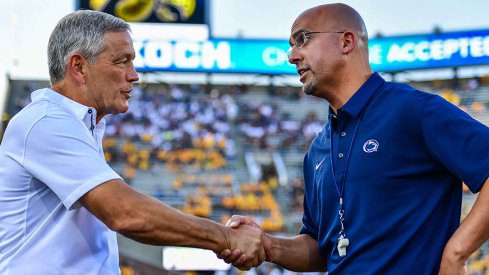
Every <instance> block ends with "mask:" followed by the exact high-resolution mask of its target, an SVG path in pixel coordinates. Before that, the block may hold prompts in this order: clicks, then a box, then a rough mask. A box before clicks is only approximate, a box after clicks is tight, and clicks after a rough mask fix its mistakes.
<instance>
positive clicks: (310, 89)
mask: <svg viewBox="0 0 489 275" xmlns="http://www.w3.org/2000/svg"><path fill="white" fill-rule="evenodd" d="M317 88H318V80H317V78H316V77H315V76H313V78H312V79H311V80H310V81H308V82H306V83H304V85H303V86H302V92H304V93H305V94H306V95H315V94H316V90H317Z"/></svg>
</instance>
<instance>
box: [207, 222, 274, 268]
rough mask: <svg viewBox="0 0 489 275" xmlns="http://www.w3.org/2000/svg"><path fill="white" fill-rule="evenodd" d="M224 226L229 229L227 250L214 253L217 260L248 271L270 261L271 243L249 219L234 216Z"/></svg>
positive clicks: (261, 230) (258, 226) (268, 237)
mask: <svg viewBox="0 0 489 275" xmlns="http://www.w3.org/2000/svg"><path fill="white" fill-rule="evenodd" d="M226 226H227V227H230V230H229V233H230V234H229V235H228V236H229V237H228V247H229V249H225V250H223V251H220V252H219V251H214V252H215V253H216V255H217V257H218V258H219V259H223V260H224V261H225V262H226V263H231V264H232V265H233V266H235V267H236V268H238V269H240V270H249V269H251V268H252V267H256V266H259V265H260V264H261V263H262V262H263V261H269V262H271V261H272V241H271V239H270V236H267V235H265V232H264V231H263V229H262V228H261V227H260V225H258V224H257V223H255V222H254V221H252V220H251V219H250V218H247V217H244V216H239V215H234V216H232V217H231V219H230V220H229V221H228V222H227V223H226Z"/></svg>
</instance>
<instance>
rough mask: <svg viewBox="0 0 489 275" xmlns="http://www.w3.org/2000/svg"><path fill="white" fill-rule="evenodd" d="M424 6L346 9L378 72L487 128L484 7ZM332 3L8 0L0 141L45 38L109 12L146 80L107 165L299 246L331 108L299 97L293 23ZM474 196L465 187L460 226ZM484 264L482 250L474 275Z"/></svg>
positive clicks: (149, 265) (170, 262)
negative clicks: (84, 13)
mask: <svg viewBox="0 0 489 275" xmlns="http://www.w3.org/2000/svg"><path fill="white" fill-rule="evenodd" d="M427 2H428V1H421V0H411V1H387V0H372V1H344V3H346V4H349V5H351V6H352V7H353V8H355V9H356V10H357V11H358V12H359V13H360V14H361V15H362V16H363V18H364V20H365V23H366V25H367V29H368V30H369V38H370V44H369V51H370V59H371V64H372V67H373V68H374V70H375V71H378V72H380V73H381V74H382V76H383V77H384V78H385V79H386V80H394V81H399V82H404V83H409V84H411V85H413V86H415V87H418V88H420V89H423V90H425V91H427V92H430V93H435V94H439V95H441V96H443V97H444V98H445V99H447V100H448V101H450V102H452V103H453V104H455V105H457V106H459V107H460V108H461V109H463V110H464V111H466V112H467V113H469V114H470V115H472V116H473V117H475V118H476V119H478V120H479V121H481V122H482V123H484V124H489V111H488V109H487V108H488V107H489V17H487V8H488V7H489V6H488V4H487V1H483V0H473V1H465V3H463V4H462V3H461V2H460V1H455V0H447V1H438V0H434V1H429V5H428V3H427ZM324 3H329V1H273V0H261V1H258V0H248V1H238V0H229V1H226V0H210V1H204V0H187V1H184V0H173V1H171V0H166V1H165V0H98V1H91V0H46V1H34V0H0V7H1V8H0V34H1V35H2V37H3V38H4V39H3V41H2V43H0V114H1V115H2V116H1V124H0V140H1V138H2V135H3V131H4V130H5V127H6V125H7V124H8V121H9V120H10V119H11V118H12V116H14V115H15V114H16V113H17V112H18V111H19V110H21V109H22V108H23V107H24V106H26V105H27V104H28V103H29V102H30V93H31V92H32V91H34V90H36V89H39V88H44V87H49V86H50V85H49V75H48V68H47V57H46V51H47V41H48V38H49V34H50V32H51V31H52V29H53V28H54V26H55V25H56V23H57V22H58V20H59V19H61V18H62V17H63V16H65V15H66V14H68V13H70V12H72V11H74V10H77V9H80V8H83V9H94V10H100V11H104V12H108V13H111V14H114V15H116V16H118V17H121V18H123V19H124V20H126V21H128V22H131V26H132V35H133V40H134V47H135V50H136V52H137V58H136V60H135V65H136V67H137V70H138V72H139V74H140V81H139V83H137V84H136V85H135V89H134V91H133V98H132V99H131V101H130V108H129V111H128V112H127V113H125V114H120V115H114V116H109V117H107V121H108V125H107V129H106V137H105V141H104V149H105V155H106V159H107V161H108V162H109V163H110V165H111V166H112V167H113V168H114V169H115V170H116V171H117V172H118V173H119V174H120V175H122V176H123V178H124V179H125V180H126V182H127V183H128V184H130V185H131V186H133V187H134V188H135V189H137V190H139V191H141V192H143V193H146V194H149V195H151V196H154V197H155V198H157V199H159V200H161V201H163V202H165V203H167V204H169V205H171V206H173V207H175V208H178V209H180V210H182V211H184V212H186V213H190V214H193V215H196V216H201V217H206V218H210V219H213V220H215V221H217V222H222V223H225V222H226V221H227V220H228V219H229V217H230V216H231V215H233V214H242V215H247V216H251V217H252V218H253V219H254V220H255V221H257V222H258V223H260V224H261V225H262V226H263V228H264V229H265V230H266V231H267V232H269V233H272V234H279V235H295V234H297V233H298V231H299V229H300V226H301V218H302V196H303V178H302V160H303V157H304V154H305V152H306V151H307V149H308V146H309V144H310V142H311V141H312V139H313V138H314V137H315V136H316V134H317V132H318V131H319V130H320V129H321V128H322V126H323V125H324V124H325V123H326V122H327V110H328V104H327V102H325V101H323V100H318V99H316V98H313V97H310V96H305V95H304V94H303V93H302V92H301V83H300V82H299V81H298V77H297V75H296V72H295V67H294V66H292V65H290V64H288V62H287V56H286V51H287V49H288V47H289V45H288V35H289V31H290V27H291V25H292V22H293V21H294V20H295V18H296V17H297V16H298V15H299V14H300V13H301V12H302V11H304V10H305V9H308V8H310V7H313V6H316V5H320V4H324ZM464 187H465V186H464ZM476 196H477V194H472V193H470V191H468V190H467V189H466V188H464V200H463V202H464V203H463V209H462V210H463V215H465V214H466V213H467V211H468V210H470V208H471V207H472V204H473V201H474V199H475V198H476ZM121 199H123V198H121ZM462 219H463V217H462ZM168 222H171V221H168ZM119 245H120V254H121V255H120V256H121V270H122V273H123V274H124V275H127V274H242V273H246V274H291V273H292V272H289V271H287V270H283V269H281V268H280V267H277V266H274V265H272V264H268V263H265V264H263V265H261V266H260V267H259V268H256V269H252V270H251V271H248V272H241V271H239V270H236V269H234V268H232V267H230V266H229V265H227V264H225V263H224V262H222V261H220V260H218V259H217V258H216V257H215V255H214V254H213V253H212V252H210V251H206V250H199V249H190V248H177V247H156V246H148V245H142V244H139V243H136V242H134V241H132V240H129V239H126V238H124V237H122V236H119ZM488 267H489V247H488V245H487V244H485V245H484V246H483V247H482V248H481V249H480V250H478V251H477V252H476V253H474V254H473V255H472V257H471V259H470V262H469V274H488V271H487V270H488Z"/></svg>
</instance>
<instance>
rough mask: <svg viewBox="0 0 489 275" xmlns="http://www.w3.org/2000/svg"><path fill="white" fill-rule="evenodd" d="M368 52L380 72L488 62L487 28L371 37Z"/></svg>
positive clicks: (488, 32)
mask: <svg viewBox="0 0 489 275" xmlns="http://www.w3.org/2000/svg"><path fill="white" fill-rule="evenodd" d="M369 56H370V63H371V65H372V67H373V68H374V69H375V70H376V71H383V72H390V71H402V70H414V69H428V68H442V67H457V66H469V65H482V64H489V30H478V31H460V32H450V33H448V32H447V33H442V34H424V35H412V36H392V37H383V38H373V39H370V41H369Z"/></svg>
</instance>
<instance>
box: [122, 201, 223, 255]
mask: <svg viewBox="0 0 489 275" xmlns="http://www.w3.org/2000/svg"><path fill="white" fill-rule="evenodd" d="M136 207H137V208H138V209H137V210H136V211H134V212H133V215H134V216H132V217H127V219H128V221H129V223H130V224H128V225H127V226H125V227H122V228H119V230H118V232H119V233H120V234H122V235H124V236H126V237H128V238H131V239H134V240H136V241H139V242H142V243H147V244H152V245H174V246H187V247H198V248H204V249H210V250H213V251H221V250H222V249H225V248H229V247H230V246H229V244H228V243H227V241H226V240H227V238H226V236H225V234H226V232H227V231H229V230H228V228H225V227H224V226H223V225H220V224H218V223H216V222H214V221H211V220H208V219H204V218H200V217H196V216H192V215H188V214H185V213H183V212H181V211H179V210H176V209H174V208H171V207H169V206H167V205H165V204H163V203H161V202H159V201H157V200H155V199H153V198H149V197H147V198H144V199H142V200H141V202H140V204H139V205H137V206H136ZM131 221H132V222H131Z"/></svg>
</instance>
